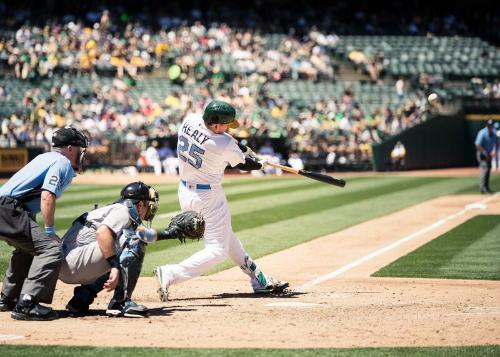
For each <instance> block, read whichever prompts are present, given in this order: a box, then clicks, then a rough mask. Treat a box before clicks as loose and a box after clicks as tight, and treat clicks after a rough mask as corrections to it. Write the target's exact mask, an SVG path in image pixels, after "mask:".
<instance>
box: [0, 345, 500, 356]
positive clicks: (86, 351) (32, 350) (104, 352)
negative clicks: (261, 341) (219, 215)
mask: <svg viewBox="0 0 500 357" xmlns="http://www.w3.org/2000/svg"><path fill="white" fill-rule="evenodd" d="M43 354H45V355H48V356H51V357H66V356H75V355H77V356H79V357H94V356H116V357H118V356H120V357H141V356H147V357H157V356H158V357H159V356H176V357H186V356H200V357H203V356H220V357H240V356H249V357H264V356H270V355H271V356H273V357H282V356H287V357H288V356H290V357H294V356H297V357H313V356H339V357H344V356H349V357H357V356H363V357H364V356H368V357H387V356H389V357H392V356H415V357H427V356H438V357H451V356H485V357H489V356H492V357H493V356H498V355H499V354H500V346H464V347H434V348H432V347H420V348H406V347H399V348H353V349H340V348H333V349H303V350H302V349H286V350H285V349H284V350H280V349H244V348H242V349H204V348H200V349H192V348H189V349H188V348H186V349H180V348H171V349H163V348H96V347H65V346H0V355H1V356H4V357H7V356H8V357H38V356H40V355H43Z"/></svg>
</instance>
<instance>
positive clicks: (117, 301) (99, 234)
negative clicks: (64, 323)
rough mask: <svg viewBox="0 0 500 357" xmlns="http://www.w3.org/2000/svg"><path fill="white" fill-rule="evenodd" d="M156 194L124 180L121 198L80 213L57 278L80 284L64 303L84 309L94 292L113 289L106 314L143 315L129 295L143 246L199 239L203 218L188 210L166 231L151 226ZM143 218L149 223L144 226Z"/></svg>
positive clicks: (81, 311) (65, 242) (65, 241)
mask: <svg viewBox="0 0 500 357" xmlns="http://www.w3.org/2000/svg"><path fill="white" fill-rule="evenodd" d="M158 200H159V195H158V191H156V190H155V189H154V188H153V187H151V186H148V185H146V184H145V183H143V182H140V181H139V182H133V183H130V184H128V185H126V186H125V187H124V188H123V189H122V190H121V193H120V198H119V199H118V200H117V201H116V202H114V203H112V204H109V205H106V206H104V207H101V208H96V209H94V210H92V211H90V212H86V213H84V214H82V215H81V216H80V217H78V218H77V219H76V220H75V221H74V222H73V224H72V226H71V227H70V228H69V230H68V232H67V233H66V234H65V235H64V236H63V238H62V239H63V253H64V262H63V265H62V268H61V272H60V274H59V279H60V280H62V281H63V282H65V283H67V284H82V285H80V286H77V287H76V288H75V289H74V296H73V297H72V298H71V300H70V301H69V302H68V304H67V305H66V308H67V309H68V311H69V312H70V314H72V315H83V314H85V313H87V312H88V310H89V307H90V305H91V304H92V302H93V301H94V298H95V297H96V296H97V294H98V293H99V292H100V291H102V290H103V289H106V290H107V291H112V290H114V294H113V298H112V299H111V301H110V302H109V305H108V308H107V310H106V314H107V315H108V316H125V317H147V316H148V309H147V307H145V306H144V305H139V304H137V303H135V302H134V301H133V300H132V293H133V291H134V289H135V286H136V284H137V281H138V279H139V275H140V272H141V268H142V263H143V261H144V255H145V247H146V246H147V245H148V244H149V243H152V242H154V241H156V240H165V239H179V240H180V241H181V242H183V243H185V241H186V239H200V238H202V236H203V234H204V230H205V221H204V219H203V217H202V216H201V215H200V214H198V213H196V212H194V211H187V212H183V213H180V214H178V215H177V216H175V217H174V218H173V219H172V221H171V222H170V224H169V225H168V227H167V228H166V229H165V230H164V231H157V230H155V229H153V228H150V226H151V222H152V220H153V218H154V216H155V214H156V211H157V209H158ZM143 222H147V225H144V223H143Z"/></svg>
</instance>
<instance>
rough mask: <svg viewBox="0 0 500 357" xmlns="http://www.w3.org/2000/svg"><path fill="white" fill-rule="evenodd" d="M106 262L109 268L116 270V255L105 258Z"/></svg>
mask: <svg viewBox="0 0 500 357" xmlns="http://www.w3.org/2000/svg"><path fill="white" fill-rule="evenodd" d="M106 260H107V261H108V264H109V266H110V267H111V268H117V269H118V259H116V255H112V256H110V257H107V258H106Z"/></svg>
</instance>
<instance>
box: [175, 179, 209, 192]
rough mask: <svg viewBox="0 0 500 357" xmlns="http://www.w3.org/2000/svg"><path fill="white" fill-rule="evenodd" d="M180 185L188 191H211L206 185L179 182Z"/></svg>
mask: <svg viewBox="0 0 500 357" xmlns="http://www.w3.org/2000/svg"><path fill="white" fill-rule="evenodd" d="M181 183H182V184H183V185H184V186H186V187H187V188H189V189H190V190H211V189H212V187H211V186H210V185H209V184H208V183H191V182H186V181H184V180H181Z"/></svg>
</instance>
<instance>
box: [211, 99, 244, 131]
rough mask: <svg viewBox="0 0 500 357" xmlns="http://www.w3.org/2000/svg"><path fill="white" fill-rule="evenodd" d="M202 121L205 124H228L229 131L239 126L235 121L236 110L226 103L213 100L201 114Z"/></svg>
mask: <svg viewBox="0 0 500 357" xmlns="http://www.w3.org/2000/svg"><path fill="white" fill-rule="evenodd" d="M203 120H204V121H205V123H206V124H208V125H209V124H215V123H216V124H228V125H229V127H230V128H231V129H236V128H237V127H239V126H240V124H239V123H238V121H237V120H236V110H235V109H234V107H233V106H232V105H231V104H229V103H226V102H223V101H220V100H214V101H212V102H210V103H209V104H208V105H207V107H206V108H205V111H204V112H203Z"/></svg>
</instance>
